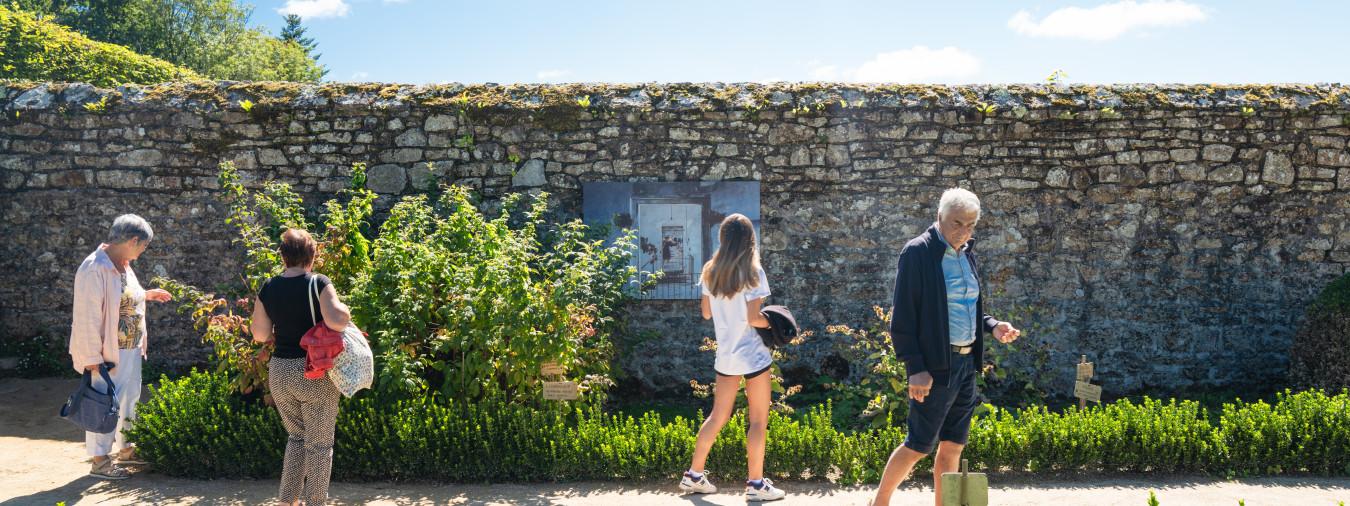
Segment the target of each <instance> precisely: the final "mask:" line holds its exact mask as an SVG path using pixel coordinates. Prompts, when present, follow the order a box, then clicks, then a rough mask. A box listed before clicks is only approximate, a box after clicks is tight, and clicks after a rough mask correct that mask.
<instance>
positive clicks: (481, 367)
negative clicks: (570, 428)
mask: <svg viewBox="0 0 1350 506" xmlns="http://www.w3.org/2000/svg"><path fill="white" fill-rule="evenodd" d="M547 199H548V195H547V194H541V195H539V196H538V197H536V198H535V199H534V202H533V203H531V204H530V205H529V206H528V207H526V206H524V205H523V204H524V202H523V199H522V198H521V197H520V196H519V195H511V196H507V197H505V198H504V199H503V200H502V201H501V211H500V212H499V213H498V215H497V216H496V217H493V218H489V217H488V216H485V215H484V214H483V213H482V212H481V211H480V210H479V209H478V207H477V206H476V205H475V204H474V202H473V201H472V199H471V197H470V193H469V190H468V189H466V188H463V187H453V186H452V187H447V188H446V189H445V190H444V192H443V193H441V194H440V195H439V196H438V197H436V198H435V200H432V199H430V198H428V197H427V196H424V195H417V196H409V197H405V198H404V199H403V200H402V201H401V202H399V203H398V204H396V205H395V206H394V208H393V209H392V210H391V211H390V214H389V218H388V219H387V220H386V221H385V222H384V224H383V226H381V228H380V233H379V236H378V237H377V238H376V239H375V241H374V242H373V244H372V247H371V263H370V268H369V272H368V275H364V276H362V277H360V278H359V279H358V281H357V283H356V287H355V288H354V289H353V291H352V297H351V305H352V311H353V318H354V319H355V321H356V322H357V323H358V324H359V325H361V326H362V328H363V329H364V330H366V331H367V332H369V333H370V336H371V342H372V345H373V347H374V351H375V353H376V355H377V357H378V358H377V361H376V363H377V364H382V367H380V369H379V370H378V371H377V376H378V377H377V382H378V385H379V387H378V388H379V389H380V390H382V391H386V392H390V393H399V394H401V395H405V396H408V397H419V396H422V395H425V394H426V393H429V392H434V393H439V394H441V395H443V396H444V397H445V398H447V399H455V400H459V401H466V400H467V401H469V402H477V401H480V400H481V401H493V402H527V403H533V401H535V400H538V399H540V397H539V395H538V392H539V391H540V380H541V374H540V365H541V364H542V363H544V362H549V361H552V362H557V363H559V364H561V365H563V366H564V367H565V368H566V370H567V375H568V377H570V378H573V379H576V380H579V382H580V383H581V386H582V388H583V391H585V392H587V398H590V399H592V400H601V399H603V393H604V387H605V386H606V385H607V384H608V383H609V380H608V372H609V362H610V357H611V355H612V353H613V349H612V345H611V341H610V334H611V331H612V330H613V328H614V326H615V325H616V324H617V322H616V321H615V320H614V319H613V316H612V315H613V313H614V311H615V310H616V309H617V308H618V307H619V306H620V305H621V304H622V303H624V302H625V301H627V300H628V299H629V294H628V292H627V291H626V287H627V286H628V285H629V283H630V280H632V279H634V278H635V276H636V270H635V269H634V268H633V267H631V266H629V257H630V255H631V252H630V246H629V245H630V244H631V241H632V234H631V233H630V234H628V235H625V236H624V237H622V238H621V239H620V240H619V241H618V242H617V243H615V244H610V245H606V243H605V241H604V239H603V238H602V237H601V236H598V235H597V234H594V233H593V232H592V231H591V230H590V229H589V228H587V227H586V225H584V224H582V223H581V222H580V221H575V220H574V221H571V222H567V223H562V224H556V225H555V224H550V223H548V222H547V221H546V219H545V217H546V216H547V211H548V205H547V202H548V200H547Z"/></svg>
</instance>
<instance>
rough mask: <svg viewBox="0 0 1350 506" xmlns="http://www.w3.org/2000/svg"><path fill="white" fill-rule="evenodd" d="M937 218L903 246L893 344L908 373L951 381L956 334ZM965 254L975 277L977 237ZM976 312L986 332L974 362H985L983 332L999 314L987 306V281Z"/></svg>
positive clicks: (893, 316)
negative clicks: (951, 330)
mask: <svg viewBox="0 0 1350 506" xmlns="http://www.w3.org/2000/svg"><path fill="white" fill-rule="evenodd" d="M938 233H939V232H938V229H937V224H934V225H933V226H931V227H928V231H927V232H925V233H923V234H922V235H920V236H918V237H915V238H914V239H911V240H910V241H909V242H908V243H906V244H905V247H904V249H902V250H900V261H899V262H898V263H897V265H896V270H895V297H894V298H893V299H892V311H893V312H892V313H891V344H892V345H893V346H894V347H895V355H896V356H897V357H900V360H903V361H904V362H905V370H906V371H907V373H908V374H911V375H912V374H918V373H920V372H923V371H928V373H929V374H931V375H932V376H933V381H934V384H948V382H947V370H948V369H950V363H951V338H950V336H949V335H948V327H947V284H946V283H945V282H944V281H943V277H942V255H943V253H945V250H946V244H945V243H944V242H942V239H941V238H940V237H939V236H938ZM970 246H971V247H970V248H968V249H967V250H966V256H967V257H968V258H969V259H970V267H971V270H972V271H974V273H975V279H976V280H979V279H980V269H979V264H978V263H977V262H976V261H975V243H974V240H972V241H971V242H970ZM975 314H978V315H982V318H981V319H982V320H983V322H984V324H983V325H982V330H983V332H979V331H977V332H975V344H974V345H973V346H974V347H975V349H974V350H973V351H972V352H971V353H972V354H973V355H974V359H975V366H976V367H977V368H979V367H981V366H982V364H983V363H984V334H985V333H986V332H992V331H993V330H994V326H996V325H998V324H999V321H998V320H995V319H994V317H992V316H989V315H988V314H986V313H985V312H984V282H983V281H980V297H979V298H978V299H977V300H976V302H975Z"/></svg>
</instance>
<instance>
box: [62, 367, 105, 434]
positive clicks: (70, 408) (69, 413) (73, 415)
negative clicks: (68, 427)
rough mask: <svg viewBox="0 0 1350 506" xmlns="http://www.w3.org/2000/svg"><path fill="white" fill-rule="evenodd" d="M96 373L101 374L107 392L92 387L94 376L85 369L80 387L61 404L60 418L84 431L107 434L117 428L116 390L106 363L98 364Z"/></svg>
mask: <svg viewBox="0 0 1350 506" xmlns="http://www.w3.org/2000/svg"><path fill="white" fill-rule="evenodd" d="M98 373H99V374H101V375H103V381H104V382H106V383H107V384H108V392H107V393H104V392H100V391H98V390H96V389H94V385H93V379H94V377H93V375H92V374H90V371H89V370H88V369H85V371H84V381H83V382H81V383H80V388H79V389H77V390H75V393H72V394H70V399H69V400H67V401H66V404H65V405H63V406H61V418H65V419H66V420H70V423H73V424H75V425H78V426H80V428H81V429H84V430H86V431H89V432H95V433H98V434H107V433H109V432H112V431H114V430H117V421H118V412H117V411H118V409H117V392H116V389H115V388H114V387H113V382H112V377H110V376H108V364H106V363H105V364H100V365H99V366H98Z"/></svg>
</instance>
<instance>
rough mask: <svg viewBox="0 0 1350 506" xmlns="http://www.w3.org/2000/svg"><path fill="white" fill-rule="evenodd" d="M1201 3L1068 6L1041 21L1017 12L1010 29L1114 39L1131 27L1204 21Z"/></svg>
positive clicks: (1173, 0) (1153, 0)
mask: <svg viewBox="0 0 1350 506" xmlns="http://www.w3.org/2000/svg"><path fill="white" fill-rule="evenodd" d="M1206 17H1207V15H1206V14H1205V11H1204V10H1203V9H1201V8H1200V6H1198V5H1195V4H1192V3H1187V2H1184V1H1182V0H1148V1H1146V2H1143V3H1139V2H1135V1H1134V0H1123V1H1120V2H1116V3H1110V4H1102V5H1098V6H1096V7H1092V8H1088V9H1084V8H1082V7H1065V8H1063V9H1059V10H1057V11H1054V12H1051V13H1050V14H1049V15H1047V16H1045V18H1043V19H1041V20H1040V21H1036V20H1034V19H1032V17H1031V13H1029V12H1027V11H1017V14H1013V17H1012V18H1010V19H1008V28H1012V29H1013V31H1016V32H1017V33H1020V34H1022V35H1028V36H1031V37H1047V38H1067V39H1085V40H1095V41H1103V40H1111V39H1114V38H1117V37H1120V36H1121V35H1124V34H1125V33H1126V32H1129V31H1131V30H1138V29H1144V28H1154V27H1169V26H1183V25H1187V24H1190V23H1195V22H1198V21H1204V20H1205V18H1206Z"/></svg>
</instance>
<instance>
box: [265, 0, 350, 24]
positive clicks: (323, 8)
mask: <svg viewBox="0 0 1350 506" xmlns="http://www.w3.org/2000/svg"><path fill="white" fill-rule="evenodd" d="M347 8H348V6H347V2H345V1H343V0H286V5H283V6H281V8H280V9H277V12H279V13H281V14H282V15H286V14H295V15H297V16H300V17H301V18H304V19H313V18H331V17H339V18H340V17H343V16H346V15H347Z"/></svg>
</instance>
